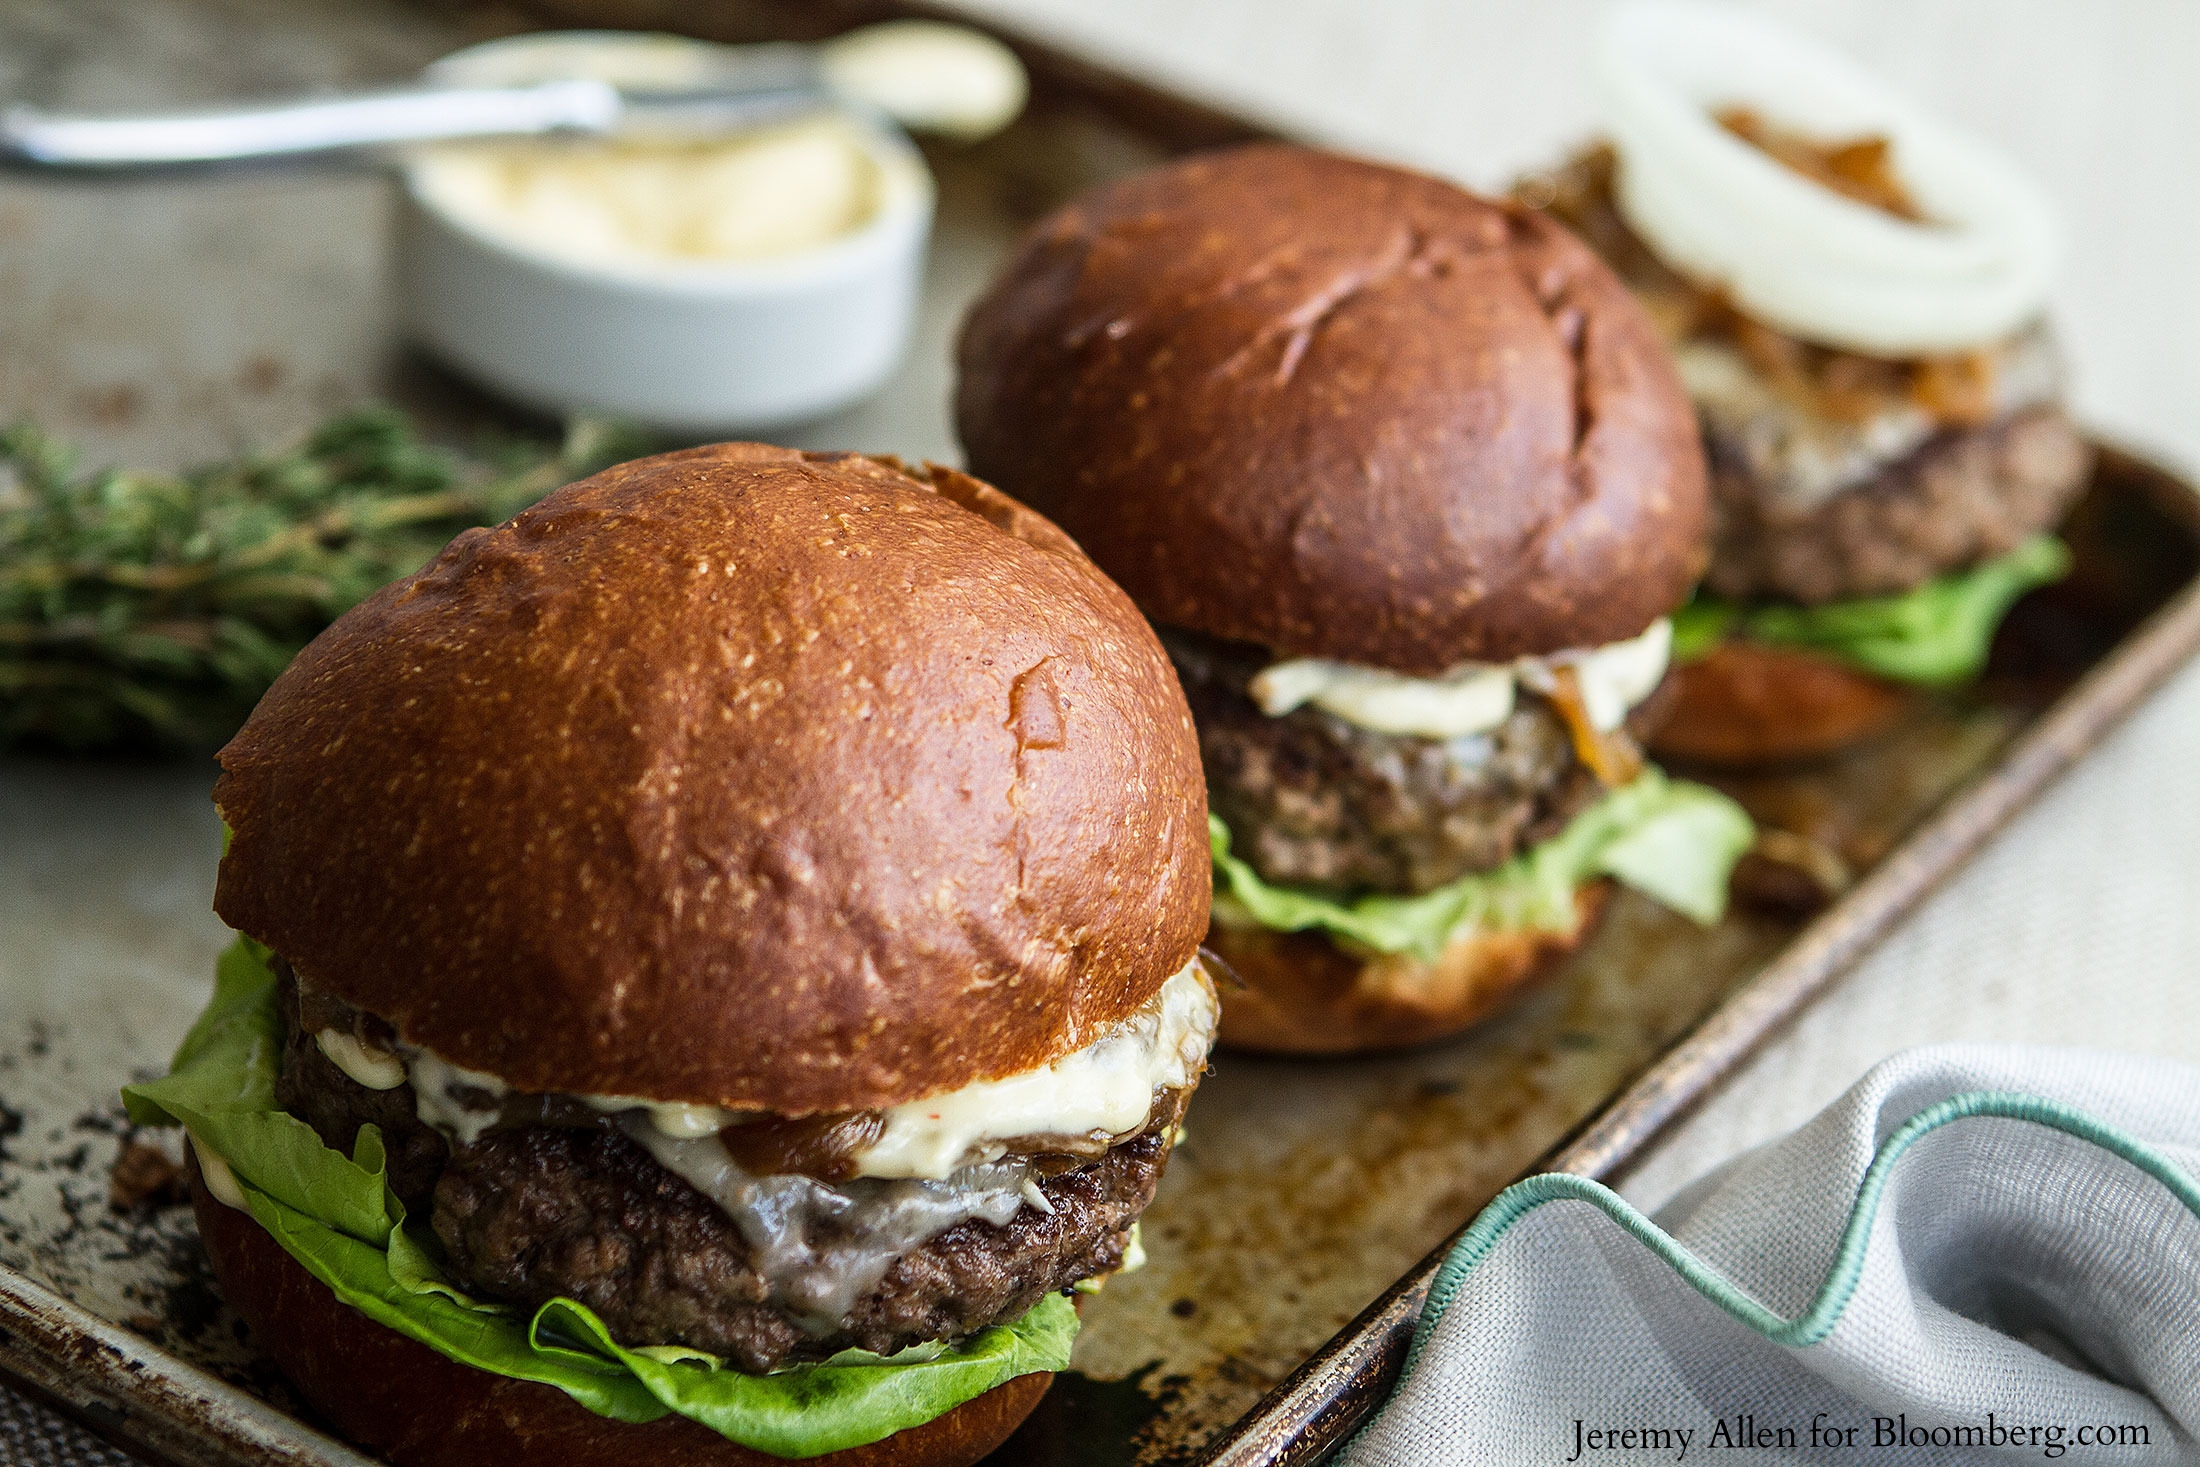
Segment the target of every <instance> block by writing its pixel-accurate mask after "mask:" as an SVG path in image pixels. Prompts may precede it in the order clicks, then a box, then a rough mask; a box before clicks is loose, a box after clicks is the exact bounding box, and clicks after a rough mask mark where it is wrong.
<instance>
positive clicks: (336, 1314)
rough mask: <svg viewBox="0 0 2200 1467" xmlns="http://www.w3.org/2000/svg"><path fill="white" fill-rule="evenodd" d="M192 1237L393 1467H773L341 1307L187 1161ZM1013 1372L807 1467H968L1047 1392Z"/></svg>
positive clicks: (1039, 1380)
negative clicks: (452, 1354) (475, 1362)
mask: <svg viewBox="0 0 2200 1467" xmlns="http://www.w3.org/2000/svg"><path fill="white" fill-rule="evenodd" d="M191 1203H192V1209H193V1211H195V1212H196V1213H197V1214H198V1219H199V1235H200V1237H201V1238H202V1239H204V1241H205V1244H206V1255H207V1258H208V1259H209V1261H211V1262H212V1263H213V1265H214V1277H215V1278H217V1279H218V1280H220V1281H221V1286H222V1297H223V1298H225V1299H227V1300H228V1301H229V1304H230V1307H231V1308H233V1309H235V1310H236V1311H237V1314H238V1317H239V1318H241V1319H243V1320H244V1322H245V1324H246V1326H247V1327H248V1328H250V1329H251V1331H252V1336H253V1343H254V1344H256V1345H257V1346H259V1348H260V1349H262V1350H263V1351H265V1352H266V1353H267V1354H268V1355H269V1356H270V1357H271V1358H272V1359H273V1360H274V1361H275V1363H276V1364H277V1365H278V1366H280V1367H281V1369H282V1372H283V1374H284V1376H286V1377H287V1378H288V1379H289V1380H290V1382H291V1384H293V1385H295V1386H296V1387H297V1388H298V1393H299V1394H300V1395H302V1396H304V1397H305V1399H306V1400H307V1402H308V1403H310V1404H311V1405H312V1407H313V1408H314V1410H316V1411H318V1412H320V1413H321V1415H322V1416H324V1417H325V1418H327V1419H328V1421H329V1422H330V1423H331V1424H333V1425H334V1426H335V1427H336V1429H337V1430H338V1431H339V1432H341V1433H342V1434H343V1435H344V1436H346V1437H348V1438H349V1439H350V1440H352V1441H353V1442H356V1443H358V1444H359V1445H360V1446H363V1447H366V1448H368V1449H369V1450H371V1451H373V1452H374V1453H375V1454H376V1455H377V1456H380V1457H382V1458H383V1459H385V1460H387V1461H389V1462H392V1463H394V1464H396V1467H483V1464H487V1463H495V1464H498V1467H632V1464H635V1463H640V1462H647V1463H652V1464H663V1467H784V1463H785V1460H786V1459H784V1458H781V1457H774V1456H770V1455H768V1454H766V1453H763V1452H758V1451H752V1450H750V1449H749V1448H747V1447H744V1446H740V1445H738V1444H737V1443H734V1442H730V1441H728V1440H726V1439H725V1438H724V1437H722V1436H720V1435H718V1433H716V1432H714V1431H712V1430H710V1429H709V1428H708V1427H705V1426H699V1425H697V1424H696V1423H695V1422H692V1421H689V1420H688V1419H687V1418H686V1417H684V1416H661V1417H659V1418H658V1419H657V1420H655V1421H650V1422H643V1423H632V1422H625V1421H613V1420H611V1419H610V1418H609V1417H605V1416H598V1415H596V1414H595V1413H594V1412H593V1411H590V1410H588V1409H587V1408H586V1407H584V1406H581V1405H579V1404H578V1403H576V1402H575V1401H574V1400H573V1399H572V1398H571V1397H570V1396H568V1395H566V1394H565V1393H564V1392H563V1391H560V1390H558V1389H556V1388H555V1387H553V1386H546V1385H541V1384H538V1383H536V1382H534V1381H528V1380H512V1379H510V1378H508V1377H506V1376H501V1375H491V1374H490V1373H489V1372H487V1371H485V1370H476V1369H474V1368H473V1367H472V1366H468V1365H461V1364H459V1363H458V1362H457V1361H455V1360H451V1359H448V1358H446V1357H445V1356H442V1355H439V1354H437V1353H436V1352H435V1351H433V1350H431V1349H429V1348H428V1347H427V1346H426V1345H423V1344H421V1343H419V1342H418V1341H416V1340H410V1339H407V1338H406V1337H405V1336H403V1335H401V1334H398V1333H397V1332H396V1331H395V1330H392V1329H388V1328H385V1327H384V1326H382V1325H379V1324H377V1323H375V1322H374V1321H373V1320H371V1319H369V1318H367V1316H365V1315H364V1314H361V1313H360V1312H359V1311H358V1310H356V1309H353V1308H352V1307H351V1306H350V1305H348V1304H345V1303H343V1302H341V1301H340V1300H338V1299H337V1297H336V1296H335V1295H334V1294H332V1293H330V1292H329V1291H328V1287H327V1286H326V1285H324V1284H323V1283H321V1281H320V1280H318V1279H316V1278H315V1277H313V1275H312V1274H309V1273H307V1272H306V1271H305V1268H304V1267H303V1266H302V1265H301V1264H299V1263H298V1261H297V1260H296V1259H294V1258H292V1257H291V1256H290V1255H289V1254H288V1253H285V1252H284V1251H283V1250H282V1246H281V1245H280V1244H278V1243H277V1242H276V1241H275V1240H274V1239H273V1238H270V1237H269V1236H268V1235H267V1233H266V1232H265V1231H264V1230H262V1229H261V1227H260V1225H259V1224H258V1223H256V1222H254V1221H253V1220H252V1219H251V1217H250V1216H249V1215H247V1214H245V1213H242V1212H238V1211H237V1210H235V1209H234V1208H230V1207H225V1206H223V1205H222V1204H221V1203H219V1202H216V1201H215V1200H214V1199H213V1198H212V1197H210V1196H209V1195H208V1194H207V1191H206V1187H205V1185H204V1183H203V1182H202V1181H201V1180H200V1178H199V1174H198V1168H197V1165H196V1163H195V1162H194V1163H193V1164H192V1166H191ZM1053 1379H1054V1377H1053V1376H1051V1375H1046V1374H1039V1375H1024V1376H1018V1377H1017V1378H1016V1379H1014V1380H1012V1381H1008V1382H1006V1383H1005V1384H1002V1385H998V1386H995V1387H994V1388H993V1389H992V1390H990V1391H987V1392H986V1393H985V1394H984V1395H982V1396H979V1397H977V1398H976V1399H975V1400H971V1401H965V1402H964V1403H963V1404H962V1405H960V1406H957V1407H956V1408H955V1409H954V1410H952V1411H950V1412H948V1413H947V1414H946V1415H944V1416H939V1417H935V1418H934V1419H932V1420H931V1421H928V1422H926V1423H925V1424H924V1425H922V1426H914V1427H911V1428H909V1429H908V1430H906V1431H897V1432H895V1433H894V1434H893V1435H892V1436H890V1437H887V1438H886V1439H884V1440H883V1441H877V1442H873V1443H871V1444H870V1445H869V1446H864V1447H852V1448H850V1449H848V1450H846V1451H840V1452H828V1453H827V1454H826V1455H824V1456H822V1457H811V1458H809V1459H808V1461H809V1462H811V1463H813V1464H816V1467H969V1464H971V1463H973V1462H976V1461H977V1460H978V1459H979V1458H980V1457H983V1456H984V1455H986V1453H988V1452H990V1451H992V1450H993V1449H994V1448H995V1447H997V1446H999V1445H1000V1444H1001V1442H1002V1441H1004V1440H1005V1439H1006V1438H1007V1437H1008V1434H1009V1433H1010V1432H1012V1431H1014V1430H1015V1429H1016V1426H1017V1424H1018V1423H1019V1422H1021V1421H1022V1420H1023V1419H1024V1417H1026V1416H1028V1415H1030V1414H1031V1409H1032V1408H1033V1407H1034V1406H1036V1405H1038V1404H1039V1398H1040V1397H1041V1396H1043V1395H1045V1394H1046V1390H1047V1386H1048V1385H1049V1384H1050V1383H1051V1382H1052V1381H1053Z"/></svg>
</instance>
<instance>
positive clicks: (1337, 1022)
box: [1207, 881, 1612, 1054]
mask: <svg viewBox="0 0 2200 1467" xmlns="http://www.w3.org/2000/svg"><path fill="white" fill-rule="evenodd" d="M1611 886H1612V884H1611V882H1609V881H1592V882H1589V883H1587V884H1585V885H1583V886H1582V887H1581V888H1580V889H1579V890H1577V891H1576V892H1575V893H1574V920H1573V925H1572V926H1570V927H1567V928H1565V929H1562V930H1555V931H1554V930H1548V929H1542V928H1534V929H1528V930H1525V931H1515V932H1482V931H1474V932H1468V933H1466V934H1465V935H1463V936H1461V937H1458V938H1456V939H1454V940H1453V941H1452V942H1451V943H1450V944H1449V945H1448V946H1446V947H1445V948H1444V950H1443V951H1442V952H1440V953H1438V954H1437V955H1436V957H1435V958H1434V959H1433V960H1423V959H1420V958H1416V957H1413V956H1411V955H1409V954H1405V953H1353V952H1347V951H1345V950H1344V949H1343V948H1341V947H1339V946H1337V945H1336V944H1335V943H1333V942H1331V941H1330V940H1329V939H1328V938H1327V937H1324V936H1323V935H1322V934H1320V933H1318V932H1271V931H1269V930H1268V929H1267V928H1265V927H1226V926H1224V925H1223V924H1222V923H1220V922H1217V923H1216V924H1215V925H1214V926H1213V928H1211V929H1210V930H1209V932H1208V934H1207V946H1208V948H1209V950H1211V951H1212V952H1213V953H1214V954H1215V955H1216V956H1217V957H1219V958H1220V959H1222V961H1223V962H1224V963H1226V964H1227V965H1228V966H1229V967H1230V969H1231V970H1232V971H1233V972H1234V973H1235V974H1236V975H1237V977H1238V979H1239V981H1240V983H1241V984H1242V985H1243V986H1242V987H1235V988H1232V987H1225V988H1223V990H1222V1022H1221V1027H1220V1030H1219V1033H1218V1037H1219V1039H1220V1042H1221V1043H1222V1044H1224V1045H1226V1046H1228V1047H1229V1048H1232V1049H1242V1050H1253V1051H1257V1052H1263V1053H1269V1054H1365V1053H1368V1052H1370V1051H1373V1050H1382V1049H1403V1048H1405V1047H1407V1046H1409V1045H1415V1044H1428V1043H1431V1042H1433V1041H1435V1040H1438V1039H1448V1038H1450V1037H1451V1036H1452V1035H1454V1034H1458V1033H1462V1032H1464V1031H1465V1030H1467V1029H1470V1028H1472V1027H1473V1026H1475V1025H1476V1024H1479V1023H1481V1022H1482V1021H1483V1020H1484V1019H1488V1018H1491V1017H1493V1016H1495V1015H1496V1014H1497V1013H1498V1011H1499V1010H1501V1009H1503V1008H1505V1007H1506V1006H1507V1005H1508V1004H1510V1003H1512V1002H1513V1001H1514V1000H1515V999H1517V998H1519V997H1521V996H1522V995H1523V994H1525V993H1526V992H1527V991H1528V990H1529V989H1530V988H1532V987H1534V986H1535V984H1536V983H1538V982H1539V981H1541V980H1542V979H1544V978H1547V977H1549V976H1550V975H1551V974H1552V973H1554V972H1556V971H1557V970H1558V968H1559V966H1560V965H1561V964H1563V963H1564V962H1565V960H1566V959H1567V958H1568V957H1570V956H1571V955H1572V954H1573V952H1574V950H1575V949H1576V948H1578V947H1580V946H1581V945H1582V943H1584V942H1586V941H1588V939H1589V936H1590V934H1591V933H1592V932H1594V931H1595V930H1596V925H1597V923H1598V921H1599V920H1601V919H1602V917H1603V915H1604V908H1605V906H1606V904H1607V903H1608V901H1609V900H1610V897H1611Z"/></svg>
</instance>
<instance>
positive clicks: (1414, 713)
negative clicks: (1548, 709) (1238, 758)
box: [1250, 617, 1673, 739]
mask: <svg viewBox="0 0 2200 1467" xmlns="http://www.w3.org/2000/svg"><path fill="white" fill-rule="evenodd" d="M1672 650H1673V624H1672V623H1671V622H1669V621H1667V620H1666V619H1664V618H1663V617H1660V618H1659V619H1658V620H1656V621H1654V622H1652V623H1651V624H1650V628H1649V630H1647V631H1645V632H1644V633H1643V634H1642V635H1641V636H1639V637H1632V638H1630V639H1628V640H1627V641H1624V642H1613V643H1611V644H1610V645H1608V646H1603V647H1589V648H1583V649H1580V650H1576V651H1567V652H1555V653H1552V654H1551V655H1550V656H1548V657H1523V658H1520V659H1518V660H1516V661H1514V662H1510V663H1504V664H1490V663H1478V662H1469V663H1463V664H1461V665H1460V666H1458V667H1455V668H1453V669H1452V670H1451V671H1450V672H1447V673H1445V674H1443V675H1442V676H1441V677H1432V678H1416V677H1406V676H1404V675H1402V674H1399V673H1395V672H1387V671H1385V670H1383V669H1382V668H1379V667H1361V666H1358V665H1356V664H1354V663H1349V662H1330V661H1326V660H1324V659H1322V658H1318V657H1300V658H1294V659H1292V660H1290V661H1288V662H1278V663H1275V664H1273V665H1272V666H1269V667H1266V668H1264V669H1262V670H1261V671H1260V673H1259V674H1257V675H1256V676H1255V677H1254V678H1253V681H1252V685H1251V688H1250V691H1251V693H1252V695H1253V701H1254V702H1256V703H1258V704H1259V705H1260V710H1261V712H1263V713H1265V714H1267V715H1268V716H1269V717H1270V718H1281V717H1282V716H1283V715H1284V714H1286V713H1289V712H1291V711H1292V710H1293V709H1294V708H1300V707H1303V706H1305V705H1307V704H1312V705H1313V706H1314V707H1316V708H1319V709H1321V710H1322V711H1323V712H1325V713H1330V714H1334V715H1335V716H1336V717H1338V718H1341V719H1343V720H1344V721H1345V722H1346V723H1349V724H1353V725H1354V726H1356V727H1359V728H1364V729H1369V730H1371V731H1373V732H1375V733H1384V734H1408V735H1413V736H1415V737H1419V738H1430V739H1453V738H1461V737H1464V736H1466V735H1469V734H1479V733H1488V732H1489V731H1490V730H1491V729H1493V728H1495V727H1497V726H1498V725H1499V724H1501V723H1503V722H1504V721H1505V720H1506V719H1507V718H1509V717H1510V716H1511V715H1512V711H1513V701H1514V698H1515V696H1516V694H1517V690H1518V689H1519V688H1520V687H1522V686H1525V687H1528V688H1530V689H1533V690H1536V691H1539V692H1540V691H1543V690H1545V689H1547V688H1549V687H1550V686H1551V674H1552V673H1553V672H1554V671H1555V670H1556V669H1558V668H1561V667H1570V668H1572V669H1573V670H1574V675H1575V677H1576V678H1577V679H1578V680H1579V682H1580V685H1581V698H1582V703H1583V705H1584V706H1585V707H1586V708H1587V710H1588V714H1589V720H1590V722H1591V723H1592V724H1594V725H1595V727H1596V729H1597V731H1598V732H1600V733H1610V732H1611V731H1612V730H1613V729H1616V728H1618V727H1619V726H1620V724H1621V723H1622V722H1623V721H1624V720H1625V719H1626V717H1627V713H1628V710H1629V709H1631V708H1633V707H1634V706H1635V705H1636V704H1637V703H1640V702H1641V701H1642V700H1643V699H1645V698H1647V697H1649V696H1650V693H1651V690H1652V689H1654V688H1656V687H1657V685H1658V681H1659V679H1661V678H1663V677H1664V676H1665V666H1666V662H1667V661H1668V659H1669V658H1670V657H1671V655H1672Z"/></svg>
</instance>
